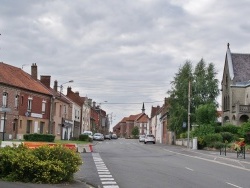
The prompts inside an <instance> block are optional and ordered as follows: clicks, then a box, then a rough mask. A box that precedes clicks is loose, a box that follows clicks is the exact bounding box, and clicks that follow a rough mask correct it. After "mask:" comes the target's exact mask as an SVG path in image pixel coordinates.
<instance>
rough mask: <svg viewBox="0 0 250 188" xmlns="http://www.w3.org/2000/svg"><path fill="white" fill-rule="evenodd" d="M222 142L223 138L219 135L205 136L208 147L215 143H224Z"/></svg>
mask: <svg viewBox="0 0 250 188" xmlns="http://www.w3.org/2000/svg"><path fill="white" fill-rule="evenodd" d="M222 140H223V138H222V136H221V134H219V133H214V134H208V135H206V136H204V142H205V144H206V145H207V146H209V145H211V144H212V143H214V142H222Z"/></svg>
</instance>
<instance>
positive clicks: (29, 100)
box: [28, 97, 33, 111]
mask: <svg viewBox="0 0 250 188" xmlns="http://www.w3.org/2000/svg"><path fill="white" fill-rule="evenodd" d="M32 100H33V98H32V97H29V98H28V111H31V109H32Z"/></svg>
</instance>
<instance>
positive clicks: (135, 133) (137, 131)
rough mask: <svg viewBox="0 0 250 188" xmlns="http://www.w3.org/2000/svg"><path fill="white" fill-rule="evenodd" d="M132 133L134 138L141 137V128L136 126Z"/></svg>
mask: <svg viewBox="0 0 250 188" xmlns="http://www.w3.org/2000/svg"><path fill="white" fill-rule="evenodd" d="M131 133H132V135H133V136H134V137H136V136H138V135H139V128H138V127H137V126H134V127H133V129H132V132H131Z"/></svg>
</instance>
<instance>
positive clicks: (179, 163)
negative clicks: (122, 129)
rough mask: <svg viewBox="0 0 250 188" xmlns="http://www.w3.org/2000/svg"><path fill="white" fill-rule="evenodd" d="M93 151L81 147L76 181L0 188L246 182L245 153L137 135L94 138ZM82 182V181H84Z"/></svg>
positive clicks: (223, 187)
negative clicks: (143, 140) (144, 140)
mask: <svg viewBox="0 0 250 188" xmlns="http://www.w3.org/2000/svg"><path fill="white" fill-rule="evenodd" d="M94 144H96V145H95V146H94V152H93V153H81V157H82V159H83V165H82V166H81V169H80V171H79V172H77V173H76V174H75V180H76V182H75V183H73V184H60V185H37V184H24V183H12V182H2V181H0V187H1V188H39V187H41V188H42V187H44V188H57V187H70V188H71V187H75V188H88V187H91V186H89V185H92V186H93V187H98V188H153V187H154V188H211V187H216V188H217V187H218V188H231V187H232V188H235V187H236V188H250V181H249V179H248V178H249V177H250V154H246V159H243V158H239V159H237V156H236V154H235V153H227V156H223V155H219V152H218V151H203V150H190V149H187V148H183V147H177V146H167V145H163V144H143V143H139V142H138V140H127V139H117V140H105V141H103V142H98V143H94ZM85 182H87V184H86V183H85Z"/></svg>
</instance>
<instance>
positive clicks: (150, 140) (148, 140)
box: [144, 134, 155, 144]
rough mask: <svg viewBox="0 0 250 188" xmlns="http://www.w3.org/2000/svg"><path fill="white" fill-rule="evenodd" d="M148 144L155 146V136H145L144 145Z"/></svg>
mask: <svg viewBox="0 0 250 188" xmlns="http://www.w3.org/2000/svg"><path fill="white" fill-rule="evenodd" d="M148 142H152V143H153V144H155V136H154V135H152V134H147V135H146V136H145V140H144V144H147V143H148Z"/></svg>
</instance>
